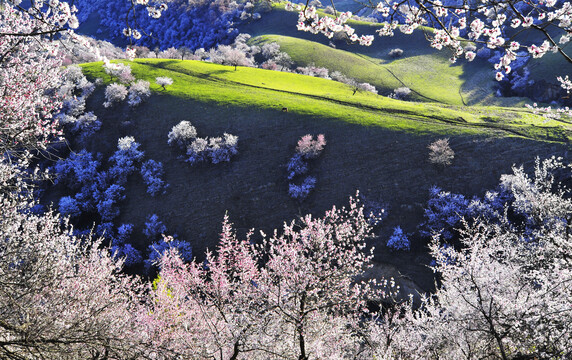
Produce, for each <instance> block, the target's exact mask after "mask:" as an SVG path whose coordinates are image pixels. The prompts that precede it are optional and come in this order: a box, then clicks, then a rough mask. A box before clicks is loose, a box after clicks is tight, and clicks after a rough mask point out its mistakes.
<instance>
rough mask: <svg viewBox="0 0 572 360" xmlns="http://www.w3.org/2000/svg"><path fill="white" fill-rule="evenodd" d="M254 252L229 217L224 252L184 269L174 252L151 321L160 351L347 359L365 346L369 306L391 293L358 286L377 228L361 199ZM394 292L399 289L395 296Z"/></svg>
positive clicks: (293, 226)
mask: <svg viewBox="0 0 572 360" xmlns="http://www.w3.org/2000/svg"><path fill="white" fill-rule="evenodd" d="M261 235H262V239H261V240H260V241H259V242H258V243H257V244H255V243H254V235H253V233H249V234H248V235H247V236H246V238H245V239H244V240H239V239H238V238H237V236H236V234H235V233H234V232H233V230H232V226H231V224H230V223H229V222H228V219H227V218H225V221H224V223H223V231H222V234H221V242H220V244H219V247H218V249H217V253H213V252H208V253H207V259H206V261H205V263H204V264H202V263H197V262H193V263H190V264H184V263H183V262H182V261H181V259H180V257H179V256H178V254H177V253H176V252H170V253H167V254H166V255H165V256H164V257H163V258H162V259H161V262H160V267H161V271H160V273H159V277H158V279H159V281H158V282H157V287H156V290H155V291H154V292H153V296H154V299H153V301H152V302H151V303H152V304H153V305H154V309H153V311H152V315H151V317H152V318H153V320H154V321H156V323H157V324H158V325H157V326H156V329H158V330H157V331H163V330H162V329H165V326H164V325H165V324H166V323H169V324H171V327H169V328H168V332H169V336H168V337H167V338H168V340H166V341H165V342H164V343H162V344H161V345H162V346H164V347H166V348H169V349H171V351H172V352H173V353H178V354H181V355H182V356H189V357H190V358H209V357H210V358H216V359H236V358H239V357H242V356H246V357H248V358H252V359H259V358H260V359H268V358H271V359H272V358H289V359H293V358H298V359H310V358H328V359H333V358H344V357H348V356H349V357H354V356H357V354H359V353H360V352H361V351H362V350H363V347H364V346H365V342H364V337H363V333H362V330H363V326H362V325H363V320H364V319H366V318H368V316H369V312H368V309H367V303H366V302H367V301H368V300H380V299H381V298H383V297H384V296H387V295H388V294H386V293H383V292H382V291H381V289H382V288H383V287H381V286H380V287H376V286H375V284H374V282H369V281H363V280H359V278H358V277H359V276H360V275H361V274H363V271H364V270H365V269H367V268H368V267H369V266H370V263H371V260H372V254H371V251H366V249H365V248H366V243H365V239H366V238H368V237H369V236H370V235H371V227H370V225H369V223H368V221H367V219H366V217H365V216H364V215H363V210H362V208H361V207H360V206H359V205H358V203H357V201H354V200H351V201H350V207H349V208H347V209H346V208H343V209H336V208H333V209H332V210H330V211H328V212H327V213H326V214H325V216H324V217H323V218H313V217H312V216H309V215H308V216H306V217H304V218H302V219H301V220H300V222H299V223H294V222H292V223H290V224H285V225H284V229H283V231H282V233H281V234H278V232H275V233H274V235H273V236H271V237H268V236H266V235H265V234H263V233H261ZM393 290H395V289H393Z"/></svg>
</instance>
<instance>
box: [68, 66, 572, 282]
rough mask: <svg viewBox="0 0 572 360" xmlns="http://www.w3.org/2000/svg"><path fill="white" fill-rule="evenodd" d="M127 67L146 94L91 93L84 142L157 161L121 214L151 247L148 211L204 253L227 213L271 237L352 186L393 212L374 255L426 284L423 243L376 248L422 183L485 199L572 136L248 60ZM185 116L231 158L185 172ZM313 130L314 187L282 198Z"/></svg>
mask: <svg viewBox="0 0 572 360" xmlns="http://www.w3.org/2000/svg"><path fill="white" fill-rule="evenodd" d="M130 65H131V67H132V69H133V73H134V75H135V76H136V77H137V78H138V79H139V78H142V79H147V80H149V81H150V82H151V83H152V86H151V87H152V89H153V90H154V93H153V95H152V97H151V98H150V99H149V100H148V101H147V102H146V103H144V104H143V105H141V106H140V107H138V108H136V109H134V110H131V109H129V108H128V107H127V106H126V105H119V106H116V107H115V108H111V109H104V108H102V107H101V106H100V104H101V103H102V102H103V94H102V91H101V90H98V91H96V93H95V95H94V96H93V97H92V98H91V100H90V106H89V107H90V108H92V109H93V110H94V111H95V112H96V115H97V116H98V117H99V118H100V119H101V120H102V122H103V126H102V129H101V130H100V132H99V133H98V135H97V136H96V137H94V138H92V139H91V141H90V144H89V145H88V150H90V151H94V152H102V153H103V154H104V156H109V155H110V154H111V153H112V152H113V151H114V150H115V148H116V144H117V139H118V138H119V137H123V136H129V135H130V136H134V137H135V139H136V141H137V142H139V143H141V149H142V150H143V151H145V155H146V157H148V158H151V159H155V160H158V161H161V162H162V163H163V164H164V167H165V172H166V176H165V180H166V181H167V182H168V183H169V184H170V188H169V189H168V192H167V194H165V195H159V196H158V197H156V198H152V197H150V196H148V195H146V194H145V195H141V194H144V193H145V185H144V184H143V182H142V181H141V179H140V178H139V177H138V176H132V179H131V180H130V183H129V186H128V187H127V190H126V195H127V199H126V200H124V201H123V202H122V205H121V217H120V219H119V221H120V222H131V223H134V224H135V226H136V231H135V235H136V237H137V238H139V239H140V240H139V243H138V244H137V246H138V247H139V248H140V249H145V248H146V246H147V244H146V243H145V240H144V238H143V237H142V235H141V230H142V226H143V223H144V222H145V217H146V216H148V215H149V214H152V213H156V214H157V215H159V218H160V219H161V220H163V221H164V222H165V224H166V225H167V228H168V229H169V232H170V233H177V234H178V235H179V237H180V238H182V239H185V240H188V241H190V242H191V243H192V244H193V252H194V254H195V255H196V256H201V254H202V253H203V252H204V250H205V248H207V247H209V248H213V247H214V246H215V245H216V242H217V238H218V236H217V234H218V232H219V231H220V223H221V220H222V218H223V216H224V214H225V213H228V215H229V216H230V219H231V221H232V222H234V223H235V224H236V226H237V227H238V228H239V231H240V232H245V231H246V230H248V229H250V228H257V229H264V230H266V231H269V230H271V229H272V228H275V227H280V225H281V223H282V222H283V221H286V220H288V221H289V220H291V219H293V218H295V217H296V216H298V215H301V214H305V213H308V212H310V213H314V214H321V213H323V211H325V210H327V209H329V208H330V207H331V206H332V204H339V205H343V204H345V203H347V198H348V197H349V196H350V195H353V194H355V192H356V190H358V189H359V190H360V192H361V194H362V195H363V196H365V197H366V198H367V199H368V200H371V201H376V202H380V203H384V204H386V205H387V206H386V208H387V209H388V211H389V217H388V218H387V219H386V220H385V221H384V223H383V225H382V227H381V232H380V238H379V239H377V240H375V241H374V245H375V246H376V248H377V249H378V251H377V257H378V260H379V261H381V260H383V261H385V262H386V263H392V264H395V265H396V266H398V268H399V269H401V270H402V271H403V272H404V273H409V274H416V275H415V277H416V279H418V280H417V281H421V282H422V283H424V285H425V286H431V284H432V280H431V275H430V274H427V273H426V269H425V267H424V266H425V265H426V264H427V262H428V261H429V259H427V258H425V257H424V256H423V254H424V253H425V250H424V247H425V243H424V242H423V241H421V240H420V239H414V240H413V250H414V251H413V252H412V253H408V254H405V255H403V256H400V257H398V258H396V257H395V256H393V255H392V254H391V253H388V252H387V251H386V250H385V249H384V245H383V244H384V243H385V240H386V239H387V236H389V234H390V233H391V231H392V228H393V227H394V226H397V225H400V226H402V227H403V228H404V229H405V231H407V232H413V231H415V226H416V225H417V224H419V223H420V222H421V221H422V213H423V212H422V208H423V206H424V202H425V201H426V199H427V198H428V190H429V187H430V186H432V185H436V186H439V187H442V188H443V189H445V190H447V191H453V192H458V193H463V194H465V195H473V194H479V195H482V194H483V193H484V192H485V191H486V190H489V189H492V188H493V187H494V186H495V185H496V184H497V182H498V179H499V176H500V174H502V173H507V172H509V171H510V167H511V166H512V165H513V164H523V163H525V164H529V165H530V164H531V163H532V162H533V161H534V156H536V155H538V156H541V157H546V156H549V155H552V154H556V155H558V154H563V153H564V152H565V151H566V149H567V146H566V145H565V144H562V142H568V141H569V139H570V136H572V129H571V125H570V124H569V123H564V122H559V123H557V122H555V121H551V122H549V123H546V124H545V123H544V121H543V119H542V118H540V117H537V116H534V115H532V114H530V113H528V112H526V111H524V110H522V109H502V108H494V107H481V108H476V107H470V108H461V107H455V108H450V107H446V106H438V105H428V104H416V103H408V102H401V101H397V100H392V99H388V98H385V97H382V96H376V95H373V94H371V93H356V94H355V95H353V96H352V90H351V88H349V87H347V86H346V85H343V84H340V83H337V82H334V81H331V80H324V79H319V78H312V77H307V76H302V75H296V74H290V73H280V72H272V71H267V70H260V69H253V68H242V67H239V68H238V69H237V71H234V69H233V68H232V67H227V66H222V65H215V64H210V63H204V62H197V61H178V60H150V59H145V60H137V61H135V62H132V63H131V64H130ZM83 69H84V72H85V73H86V74H87V75H88V76H89V77H91V78H92V79H93V78H95V77H102V78H104V79H109V77H108V76H106V75H105V74H104V73H103V70H102V66H101V63H91V64H84V65H83ZM156 76H169V77H171V78H173V80H174V83H173V85H171V86H168V87H167V88H166V90H162V89H160V87H159V86H157V85H154V84H153V82H154V78H155V77H156ZM284 107H286V108H288V111H287V112H283V111H282V109H283V108H284ZM181 120H188V121H190V122H191V123H192V124H193V125H194V126H195V127H196V128H197V131H198V133H199V136H220V135H222V133H223V132H228V133H231V134H235V135H238V137H239V155H238V156H237V157H236V158H235V159H233V160H232V161H231V162H230V163H222V164H218V165H200V166H197V167H191V166H190V165H189V164H188V163H185V162H183V161H181V160H180V159H178V156H179V155H180V153H178V152H176V151H174V150H173V149H172V148H170V147H168V146H167V141H166V140H167V133H168V132H169V131H170V129H171V127H173V126H174V125H175V124H177V123H178V122H179V121H181ZM318 133H323V134H325V136H326V140H327V146H326V149H325V151H324V154H323V156H322V157H321V158H320V159H318V160H317V161H316V162H315V164H313V165H312V166H313V169H314V170H313V171H312V174H313V175H315V176H316V177H317V180H318V182H317V187H316V190H315V191H314V192H313V193H312V194H311V195H310V197H309V198H308V199H307V200H306V201H305V202H303V203H300V202H298V201H296V200H293V199H291V198H289V197H288V194H287V191H288V180H287V179H286V166H285V165H286V163H287V161H288V159H289V158H290V157H291V156H292V154H293V153H294V148H295V146H296V142H297V140H298V139H299V138H300V137H301V136H303V135H305V134H318ZM443 137H448V138H450V143H451V147H452V148H453V150H454V151H455V153H456V155H455V160H454V162H453V165H452V166H450V167H448V168H445V169H441V168H438V167H435V166H434V165H432V164H430V163H429V162H428V160H427V158H428V150H427V146H428V145H429V144H430V143H431V142H432V141H434V140H436V139H439V138H443ZM72 147H73V144H72ZM76 150H77V149H76ZM420 274H425V275H420ZM423 279H425V280H423Z"/></svg>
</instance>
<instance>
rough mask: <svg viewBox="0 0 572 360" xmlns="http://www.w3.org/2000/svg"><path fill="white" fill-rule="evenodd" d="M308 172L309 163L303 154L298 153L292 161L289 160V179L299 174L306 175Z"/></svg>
mask: <svg viewBox="0 0 572 360" xmlns="http://www.w3.org/2000/svg"><path fill="white" fill-rule="evenodd" d="M307 172H308V163H307V162H306V160H304V158H303V157H302V155H300V154H298V153H296V154H294V156H292V158H291V159H290V161H288V180H292V179H293V178H294V177H296V176H298V175H304V174H305V173H307Z"/></svg>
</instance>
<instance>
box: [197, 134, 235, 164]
mask: <svg viewBox="0 0 572 360" xmlns="http://www.w3.org/2000/svg"><path fill="white" fill-rule="evenodd" d="M207 139H208V138H204V139H203V138H196V139H195V140H194V141H193V142H192V143H191V145H189V147H188V148H187V155H188V158H187V162H189V163H191V165H196V164H198V163H200V162H204V161H209V160H210V161H211V162H212V163H213V164H218V163H220V162H223V161H230V158H231V157H232V156H234V155H236V154H238V149H237V145H238V136H235V135H232V134H227V133H224V135H223V137H214V138H210V139H208V140H207Z"/></svg>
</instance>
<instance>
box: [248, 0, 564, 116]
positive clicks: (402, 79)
mask: <svg viewBox="0 0 572 360" xmlns="http://www.w3.org/2000/svg"><path fill="white" fill-rule="evenodd" d="M296 21H297V13H296V12H288V11H285V10H284V7H283V5H275V6H274V8H273V11H271V12H269V13H266V14H264V15H263V17H262V18H261V19H260V20H259V21H256V22H252V23H250V24H246V25H241V26H240V27H239V28H240V31H241V32H245V33H249V34H251V35H252V36H253V37H254V39H253V40H252V41H253V42H254V43H257V44H262V43H265V42H273V41H274V42H277V43H279V44H280V45H281V47H282V49H283V50H284V51H286V52H287V53H288V54H290V56H291V57H292V59H293V60H294V61H295V62H296V64H297V65H298V66H306V65H308V64H312V63H313V64H315V65H316V66H320V67H326V68H328V69H330V70H332V71H334V70H337V71H340V72H342V73H344V74H345V75H347V76H350V77H354V78H356V79H358V80H359V81H362V82H369V83H371V84H372V85H375V86H376V87H377V88H378V90H380V93H382V94H384V95H388V94H389V93H391V92H392V91H393V89H395V88H396V87H400V86H407V87H409V88H410V89H412V90H413V93H412V99H413V100H416V101H436V102H442V103H446V104H453V105H460V104H468V105H474V104H478V105H499V106H522V105H523V103H524V102H525V101H527V100H526V99H524V98H498V97H495V96H494V88H495V86H496V81H495V80H494V78H493V74H494V72H493V68H492V65H491V64H489V63H488V62H486V61H483V60H478V59H477V60H475V61H474V62H472V63H467V62H466V61H465V60H462V59H461V60H459V61H458V63H457V64H450V63H449V61H448V58H449V56H450V54H449V53H448V52H447V51H437V50H435V49H432V48H431V47H430V46H429V44H428V42H427V40H426V39H425V35H424V33H423V31H421V30H416V31H415V32H414V33H413V34H412V35H404V34H402V33H400V32H399V31H396V32H395V36H393V37H383V38H381V37H379V36H377V35H376V38H375V40H374V42H373V44H372V46H369V47H363V46H359V45H349V44H346V43H345V42H344V41H330V40H328V39H327V38H326V37H324V36H323V35H313V34H309V33H305V32H301V31H297V30H296V26H295V25H296ZM350 23H351V24H352V26H354V27H355V28H356V31H357V33H359V34H375V30H376V29H377V28H378V25H376V24H371V23H366V22H357V21H353V22H350ZM427 31H430V30H427ZM531 36H532V35H531ZM332 44H333V45H334V46H335V47H336V48H333V47H331V46H330V45H332ZM394 48H400V49H402V50H404V54H403V57H402V58H399V59H392V58H391V57H389V56H388V53H389V51H390V50H391V49H394ZM529 66H530V67H531V69H532V70H533V74H532V75H533V76H532V78H533V79H535V80H537V81H538V80H541V79H542V80H547V81H549V82H552V83H555V82H556V80H555V79H556V76H559V75H563V74H567V73H569V72H570V69H571V67H572V66H571V65H570V64H568V63H566V61H565V60H564V59H563V58H562V57H561V56H559V55H547V56H545V57H544V58H543V59H542V61H532V62H531V64H530V65H529Z"/></svg>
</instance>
